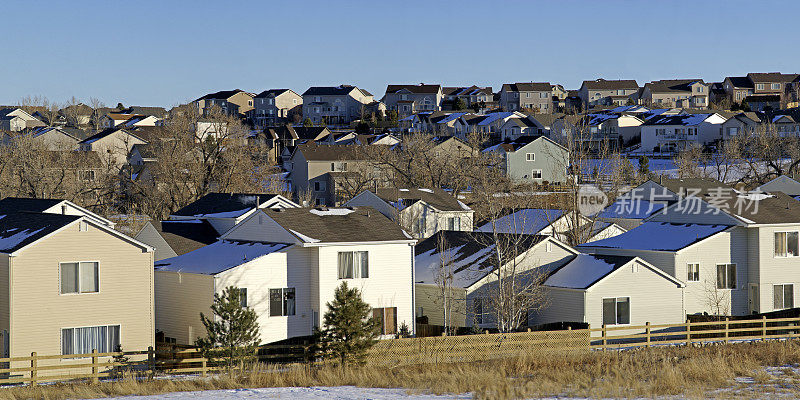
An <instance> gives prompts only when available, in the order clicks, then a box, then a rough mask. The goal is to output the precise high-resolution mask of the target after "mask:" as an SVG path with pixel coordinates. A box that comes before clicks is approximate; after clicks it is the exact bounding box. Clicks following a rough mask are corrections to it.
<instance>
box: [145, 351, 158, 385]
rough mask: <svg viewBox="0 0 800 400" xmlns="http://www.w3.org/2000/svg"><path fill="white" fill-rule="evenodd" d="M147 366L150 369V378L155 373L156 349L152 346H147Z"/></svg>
mask: <svg viewBox="0 0 800 400" xmlns="http://www.w3.org/2000/svg"><path fill="white" fill-rule="evenodd" d="M147 367H148V368H149V369H150V379H153V376H155V374H156V351H155V349H154V348H153V346H149V347H147Z"/></svg>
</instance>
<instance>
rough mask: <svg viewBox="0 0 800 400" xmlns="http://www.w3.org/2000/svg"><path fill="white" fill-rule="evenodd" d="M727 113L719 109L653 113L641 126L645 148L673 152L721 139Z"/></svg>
mask: <svg viewBox="0 0 800 400" xmlns="http://www.w3.org/2000/svg"><path fill="white" fill-rule="evenodd" d="M725 120H726V119H725V117H723V116H721V115H720V114H718V113H710V114H681V115H667V116H659V117H654V118H651V119H649V120H647V121H646V122H645V123H643V124H642V126H641V132H642V133H641V135H642V147H641V150H642V151H645V152H650V151H661V152H672V151H679V150H682V149H685V148H687V147H691V146H693V145H695V146H703V145H708V144H711V143H713V142H715V141H717V140H719V139H722V123H724V122H725Z"/></svg>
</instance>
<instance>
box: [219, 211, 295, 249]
mask: <svg viewBox="0 0 800 400" xmlns="http://www.w3.org/2000/svg"><path fill="white" fill-rule="evenodd" d="M223 238H224V239H231V240H252V241H264V242H273V243H299V240H298V239H297V238H296V237H295V236H294V235H292V234H291V233H289V231H287V230H286V229H284V228H283V227H282V226H280V225H279V224H278V223H277V222H275V220H273V219H272V218H270V217H268V216H267V215H266V214H264V212H263V211H261V210H259V211H257V212H254V213H253V214H251V215H250V216H249V217H247V218H245V219H244V220H243V221H242V222H240V223H238V224H237V225H236V229H232V230H230V231H228V232H226V233H225V234H224V235H223V237H221V239H223Z"/></svg>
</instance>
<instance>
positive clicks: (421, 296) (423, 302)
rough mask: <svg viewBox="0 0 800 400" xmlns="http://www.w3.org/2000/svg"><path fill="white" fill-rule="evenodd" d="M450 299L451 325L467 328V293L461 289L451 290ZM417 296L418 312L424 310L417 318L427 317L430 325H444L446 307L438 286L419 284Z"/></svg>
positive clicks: (416, 287) (416, 289)
mask: <svg viewBox="0 0 800 400" xmlns="http://www.w3.org/2000/svg"><path fill="white" fill-rule="evenodd" d="M450 292H451V293H452V294H451V295H450V299H451V301H452V307H451V308H450V323H451V325H453V326H466V317H467V291H466V290H465V289H461V288H451V289H450ZM414 294H415V296H416V302H415V305H416V307H417V311H420V310H422V314H419V313H417V315H416V316H417V317H421V316H423V315H424V316H427V317H428V324H431V325H440V326H442V325H444V306H443V301H442V300H443V299H442V290H441V289H440V288H439V287H438V286H436V285H426V284H420V283H417V284H416V285H415V293H414Z"/></svg>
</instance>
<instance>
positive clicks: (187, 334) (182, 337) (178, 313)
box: [155, 271, 214, 344]
mask: <svg viewBox="0 0 800 400" xmlns="http://www.w3.org/2000/svg"><path fill="white" fill-rule="evenodd" d="M213 302H214V278H213V277H212V276H210V275H202V274H190V273H178V272H171V271H156V272H155V304H156V329H157V330H159V331H161V332H164V335H165V336H167V337H170V338H175V340H176V342H177V343H178V344H194V341H195V339H196V338H198V337H202V336H204V335H205V334H206V329H205V327H204V326H203V323H202V322H200V313H201V312H202V313H204V314H206V315H211V304H212V303H213Z"/></svg>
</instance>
